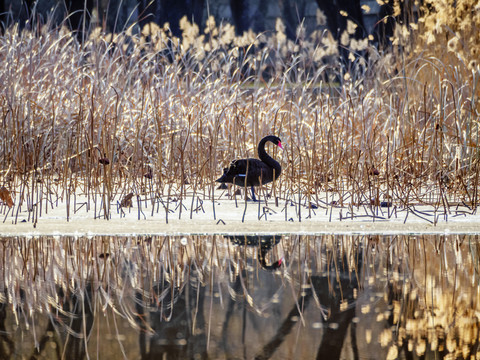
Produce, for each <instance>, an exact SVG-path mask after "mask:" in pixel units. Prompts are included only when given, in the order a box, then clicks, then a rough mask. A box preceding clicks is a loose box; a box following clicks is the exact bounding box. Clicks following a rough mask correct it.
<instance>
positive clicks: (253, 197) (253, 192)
mask: <svg viewBox="0 0 480 360" xmlns="http://www.w3.org/2000/svg"><path fill="white" fill-rule="evenodd" d="M251 189H252V200H253V201H257V198H256V197H255V189H254V188H253V186H252V187H251Z"/></svg>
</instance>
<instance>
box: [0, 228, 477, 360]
mask: <svg viewBox="0 0 480 360" xmlns="http://www.w3.org/2000/svg"><path fill="white" fill-rule="evenodd" d="M479 254H480V242H479V239H478V236H476V235H452V236H440V235H422V236H353V235H352V236H334V235H323V236H300V235H285V236H243V235H238V236H226V235H225V236H222V235H215V236H201V235H198V236H172V237H146V236H142V237H88V238H87V237H62V236H58V237H28V238H25V237H15V238H0V359H23V358H31V359H37V358H41V359H88V358H91V359H115V360H117V359H206V358H209V359H269V358H272V359H273V358H274V359H314V358H328V359H337V358H343V359H355V358H356V359H360V358H362V359H388V358H390V359H397V358H400V359H401V358H403V359H412V358H432V359H433V358H437V359H439V358H445V357H449V358H452V359H456V358H465V359H470V358H476V357H477V358H478V357H479V356H480V346H479V345H480V343H479V338H480V334H479V324H480V290H479V268H480V260H479Z"/></svg>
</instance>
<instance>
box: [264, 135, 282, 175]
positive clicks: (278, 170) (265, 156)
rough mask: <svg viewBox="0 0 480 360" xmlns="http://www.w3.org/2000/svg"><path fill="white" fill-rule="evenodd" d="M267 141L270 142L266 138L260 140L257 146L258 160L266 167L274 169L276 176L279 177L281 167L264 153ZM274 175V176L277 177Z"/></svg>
mask: <svg viewBox="0 0 480 360" xmlns="http://www.w3.org/2000/svg"><path fill="white" fill-rule="evenodd" d="M267 141H270V140H269V139H267V138H263V139H262V140H260V143H259V144H258V157H259V158H260V160H262V161H263V162H264V163H265V164H267V165H268V166H270V167H272V168H274V169H275V171H276V174H278V175H280V171H281V169H282V167H281V166H280V164H279V163H278V161H276V160H274V159H273V158H272V157H271V156H270V155H268V154H267V152H266V151H265V144H266V143H267ZM278 175H276V176H278Z"/></svg>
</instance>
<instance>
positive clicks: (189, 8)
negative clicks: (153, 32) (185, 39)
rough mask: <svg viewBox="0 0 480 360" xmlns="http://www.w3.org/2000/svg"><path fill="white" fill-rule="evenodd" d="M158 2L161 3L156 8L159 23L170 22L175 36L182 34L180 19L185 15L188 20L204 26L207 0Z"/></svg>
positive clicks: (200, 26)
mask: <svg viewBox="0 0 480 360" xmlns="http://www.w3.org/2000/svg"><path fill="white" fill-rule="evenodd" d="M157 2H158V3H159V6H157V9H156V10H157V16H156V19H157V21H158V25H160V26H163V24H165V23H166V22H168V23H169V24H170V30H171V31H172V34H173V35H174V36H177V37H180V36H181V35H182V30H181V29H180V19H181V18H182V17H184V16H187V19H188V21H190V22H191V23H195V24H197V25H198V26H199V28H200V29H201V28H202V21H203V7H204V3H205V0H157ZM145 15H148V13H147V14H145Z"/></svg>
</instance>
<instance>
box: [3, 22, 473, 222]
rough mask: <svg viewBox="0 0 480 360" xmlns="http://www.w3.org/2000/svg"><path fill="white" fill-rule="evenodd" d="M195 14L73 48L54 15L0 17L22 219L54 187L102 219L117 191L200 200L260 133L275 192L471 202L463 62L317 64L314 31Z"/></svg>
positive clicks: (376, 57) (361, 203)
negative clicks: (30, 22) (12, 22)
mask: <svg viewBox="0 0 480 360" xmlns="http://www.w3.org/2000/svg"><path fill="white" fill-rule="evenodd" d="M209 26H210V30H209V32H208V33H207V34H205V35H202V36H198V34H197V32H196V30H195V29H193V30H192V29H191V26H189V25H188V23H185V24H183V29H184V33H185V37H184V40H183V41H180V40H178V39H171V38H168V37H167V36H166V34H165V32H164V31H163V30H162V29H158V28H155V27H154V26H152V28H150V30H148V29H145V30H144V32H143V35H132V33H131V29H130V30H127V31H126V32H124V33H121V34H118V35H114V36H112V35H105V34H102V33H101V32H100V31H99V30H94V31H92V33H91V36H90V38H89V40H88V41H87V42H86V43H85V44H84V46H80V45H79V44H78V43H77V42H76V40H75V39H74V36H73V35H72V34H71V33H70V32H69V31H67V30H65V28H58V29H53V30H52V29H49V28H48V27H46V26H45V27H43V28H41V29H40V30H38V31H36V32H29V31H26V30H23V31H19V30H18V28H16V27H11V28H9V29H7V31H6V34H5V36H3V37H2V38H1V39H0V58H1V61H2V63H3V64H4V66H3V67H2V69H0V81H1V82H2V84H4V86H3V91H2V93H1V94H0V114H1V116H2V123H1V126H0V139H1V140H0V182H1V184H0V185H2V186H5V187H6V188H8V189H9V190H10V191H11V192H12V193H13V194H14V195H15V198H16V206H17V209H18V208H19V207H20V208H21V207H22V206H23V209H25V206H27V207H29V208H30V209H33V207H34V206H35V207H36V209H37V210H36V212H33V213H32V218H31V219H30V220H32V221H33V222H36V221H37V219H38V217H41V215H42V212H45V211H48V207H49V206H50V207H51V206H54V204H55V203H57V202H58V200H59V199H61V200H62V201H66V202H67V214H66V216H67V217H68V216H69V213H70V212H71V206H70V204H71V202H74V201H75V199H72V197H74V196H75V194H78V193H84V194H87V195H88V197H89V201H88V204H87V207H88V208H90V207H95V214H96V215H95V216H97V215H98V216H102V217H105V218H109V217H110V216H111V215H110V214H111V209H110V207H111V204H112V203H114V202H115V201H121V199H122V198H123V197H124V196H125V195H127V194H129V193H133V194H135V195H137V196H140V197H141V199H144V200H147V201H150V202H152V204H155V203H156V202H158V201H159V199H160V200H162V199H163V200H162V202H163V203H165V204H166V206H167V207H168V206H169V203H168V199H169V198H171V197H172V196H175V197H178V198H180V199H183V198H184V197H185V196H186V195H193V197H194V198H195V196H198V197H199V198H201V199H202V200H205V199H211V198H212V197H213V194H214V192H213V190H214V187H215V183H214V180H215V179H216V178H217V177H218V176H219V175H220V174H221V172H222V168H223V167H224V166H226V165H227V164H228V163H229V162H230V160H232V159H234V158H237V157H247V156H254V155H255V151H256V144H257V143H258V141H259V140H260V139H261V138H262V137H263V136H264V135H267V134H275V135H278V136H279V137H280V138H281V139H282V141H283V143H285V144H286V146H285V151H284V152H281V153H280V152H278V151H277V150H273V149H270V151H273V156H274V157H276V158H278V159H279V160H280V162H281V163H282V165H283V168H284V170H283V174H282V176H281V177H280V179H279V180H278V181H277V182H276V184H275V192H274V195H275V199H276V201H278V200H279V199H280V200H289V201H294V202H295V203H297V204H304V205H307V204H310V203H315V204H327V205H328V206H330V205H332V199H333V198H335V199H337V200H336V202H335V205H340V206H348V207H350V208H353V207H365V208H366V209H367V210H366V211H367V212H368V213H370V214H374V213H376V212H378V208H379V207H380V206H386V205H390V204H391V205H392V206H397V207H402V208H408V207H411V206H415V205H419V204H422V205H423V204H428V205H432V206H434V207H435V209H442V210H443V211H444V213H448V212H449V209H450V208H451V207H452V206H454V207H455V206H462V207H465V208H466V209H467V210H468V211H475V209H476V207H477V205H478V195H477V194H478V186H479V171H480V169H479V163H478V137H479V134H478V112H479V106H478V102H477V98H478V95H479V86H478V79H479V77H480V73H479V70H478V67H476V68H474V69H473V70H472V68H471V66H472V65H471V64H465V63H464V62H462V61H459V60H458V59H457V60H455V58H452V57H445V58H443V57H432V56H428V57H427V56H423V54H420V55H411V56H408V57H407V56H405V55H402V54H403V53H398V54H397V57H393V56H392V54H379V53H377V52H376V51H375V50H374V49H372V48H368V49H366V52H367V53H368V56H369V57H368V61H367V62H366V63H367V65H368V67H367V68H366V71H365V73H364V75H362V76H359V74H362V72H361V67H360V68H357V71H356V72H355V71H353V70H348V71H347V70H346V69H339V68H338V67H337V65H336V64H335V63H334V62H332V58H331V44H329V38H328V37H327V36H324V37H323V38H322V39H321V41H320V42H315V41H313V40H312V41H309V39H303V41H302V42H300V41H299V42H296V43H295V42H291V41H287V40H286V39H285V38H284V36H283V37H282V36H281V34H279V33H277V34H273V35H272V36H271V37H267V36H265V35H263V34H262V35H260V36H257V37H255V36H254V35H253V34H250V35H245V36H244V37H242V38H236V37H234V36H230V35H231V33H232V31H233V29H231V28H230V27H228V26H226V27H215V25H214V24H212V23H211V22H210V23H209ZM147 30H148V31H147ZM144 35H145V36H144ZM146 35H148V37H147V36H146ZM316 36H317V37H315V39H318V34H317V35H316ZM412 54H413V53H412ZM362 61H363V62H365V61H366V60H364V59H363V60H362ZM362 61H360V62H362ZM446 61H447V62H446ZM355 66H359V64H354V63H352V69H353V68H354V67H355ZM340 74H341V75H340ZM355 74H356V75H355ZM337 76H341V78H342V82H341V83H338V82H337V83H335V82H332V79H335V78H337V79H338V77H337ZM90 199H91V200H90ZM165 199H166V201H164V200H165ZM95 200H96V201H97V202H98V203H100V200H101V204H102V205H101V209H97V208H96V207H97V206H98V205H97V202H94V203H91V202H90V201H95ZM192 201H193V200H192ZM42 202H43V205H42ZM92 204H94V205H92ZM3 209H4V213H6V211H7V209H6V207H5V206H4V207H3ZM376 209H377V210H376ZM17 211H18V210H17ZM15 213H16V212H15V210H13V211H11V213H10V214H12V215H14V214H15ZM167 216H168V211H167ZM180 216H181V215H180ZM299 216H300V215H299ZM167 221H168V218H167Z"/></svg>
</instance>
